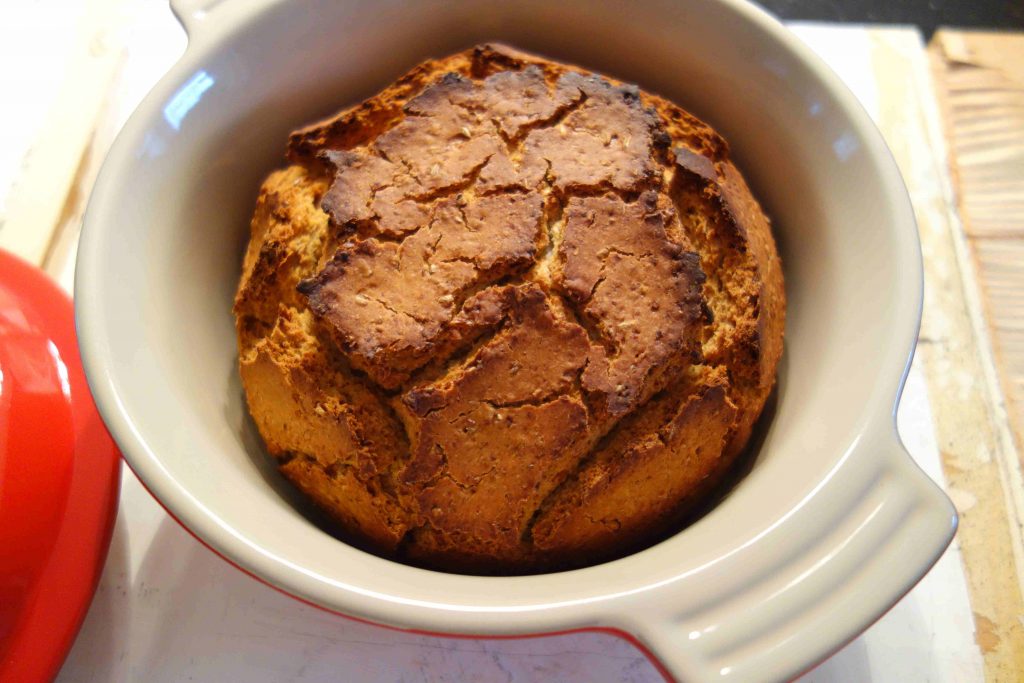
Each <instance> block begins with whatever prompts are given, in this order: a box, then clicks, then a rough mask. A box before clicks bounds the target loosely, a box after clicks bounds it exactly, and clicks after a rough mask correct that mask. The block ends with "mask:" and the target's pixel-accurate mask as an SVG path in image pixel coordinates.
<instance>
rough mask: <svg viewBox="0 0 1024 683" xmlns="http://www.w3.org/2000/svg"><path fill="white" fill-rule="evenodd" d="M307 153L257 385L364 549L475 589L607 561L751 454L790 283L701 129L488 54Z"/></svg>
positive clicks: (711, 136) (409, 86)
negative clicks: (479, 575) (460, 579)
mask: <svg viewBox="0 0 1024 683" xmlns="http://www.w3.org/2000/svg"><path fill="white" fill-rule="evenodd" d="M289 158H290V159H291V160H292V161H293V162H297V163H296V165H293V166H292V167H290V168H288V169H286V170H284V171H280V172H278V173H275V174H273V175H272V176H271V177H270V178H268V180H267V181H266V183H265V184H264V189H263V190H262V192H261V198H260V204H259V205H258V207H257V211H256V214H255V216H254V218H253V230H252V238H251V241H250V245H249V249H248V252H247V255H246V258H245V263H244V264H243V278H242V281H241V282H240V284H239V290H238V294H237V296H236V303H235V314H236V318H237V320H238V334H239V347H240V352H241V366H242V376H243V384H244V386H245V388H246V393H247V398H248V400H249V404H250V410H251V412H252V413H253V416H254V418H255V421H256V423H257V426H258V427H259V429H260V432H261V435H262V436H263V438H264V440H265V441H266V443H267V445H268V448H269V450H271V452H272V453H277V454H280V456H281V457H282V458H285V459H283V460H282V463H281V468H282V471H283V472H284V474H285V476H287V477H288V478H289V479H291V480H292V481H293V483H295V484H296V486H298V487H299V489H300V490H302V491H303V492H304V493H306V494H307V495H308V496H309V497H310V498H312V499H313V500H314V502H316V503H317V504H318V505H320V506H321V507H322V508H324V509H325V510H327V511H328V513H329V514H332V515H333V516H334V518H335V519H336V520H337V521H338V522H339V524H340V525H341V526H342V527H344V528H345V529H346V530H347V532H348V533H349V534H355V535H356V537H358V538H360V539H362V540H364V541H365V542H368V543H370V544H371V546H372V547H374V548H376V549H377V550H379V551H380V552H383V553H384V554H386V555H389V556H393V557H399V558H400V559H404V560H406V561H411V562H415V563H420V564H425V565H427V566H431V567H435V568H441V569H448V570H452V571H468V572H486V573H490V572H522V571H539V570H544V569H552V568H565V567H570V566H580V565H585V564H589V563H591V562H594V561H600V560H602V559H605V558H608V557H612V556H614V555H615V554H616V553H619V552H623V551H624V550H625V549H627V548H631V547H634V546H635V544H636V543H637V542H638V539H644V538H649V537H651V536H652V534H655V533H660V532H661V531H663V530H664V529H665V528H666V525H668V524H670V520H673V519H677V518H678V512H679V510H681V509H683V508H685V507H687V506H689V505H691V504H692V502H693V501H694V500H696V499H697V498H699V497H700V496H702V495H703V494H704V492H705V491H706V489H707V488H708V487H709V486H710V484H711V483H713V482H714V481H716V480H717V479H718V478H720V477H721V475H722V474H723V473H724V472H725V471H726V470H727V469H728V466H729V464H730V463H731V462H732V460H733V459H734V458H735V456H736V454H737V453H738V452H739V450H740V449H741V448H742V447H743V445H744V444H745V443H746V441H747V438H748V437H749V433H750V428H751V426H752V424H753V422H754V420H755V419H756V418H757V415H758V414H759V413H760V411H761V408H762V406H763V404H764V401H765V399H766V398H767V394H768V391H769V390H770V389H771V386H772V383H773V381H774V374H775V366H776V364H777V362H778V357H779V354H780V353H781V343H782V339H781V334H782V320H783V317H784V295H783V293H782V279H781V269H780V268H779V263H778V256H777V254H776V253H775V249H774V243H773V242H772V239H771V235H770V232H769V229H768V223H767V219H765V218H764V215H763V213H762V212H761V211H760V208H759V207H758V206H757V203H756V201H755V200H754V199H753V198H752V197H751V196H750V193H749V190H748V189H747V188H746V185H745V184H744V183H743V180H742V177H740V176H739V174H738V172H736V170H735V168H734V167H733V166H732V164H731V163H730V162H729V160H728V148H727V146H726V145H725V143H724V141H722V140H721V138H720V137H718V135H717V134H716V133H714V131H713V130H711V129H710V128H708V127H707V126H706V125H705V124H703V123H702V122H700V121H699V120H697V119H696V118H694V117H692V116H691V115H689V114H688V113H686V112H684V111H682V110H681V109H679V108H678V107H675V106H674V105H672V104H670V103H668V102H666V101H665V100H662V99H661V98H658V97H655V96H652V95H649V94H647V93H644V92H642V91H640V90H639V89H638V88H637V87H636V86H631V85H624V84H621V83H617V82H615V81H613V80H611V79H608V78H606V77H602V76H596V75H593V74H590V73H587V72H584V71H582V70H579V69H576V68H574V67H569V66H565V65H562V64H557V63H553V62H550V61H546V60H543V59H540V58H537V57H534V56H532V55H527V54H524V53H520V52H517V51H514V50H511V49H508V48H504V47H500V46H482V47H479V48H475V49H474V50H472V51H468V52H465V53H460V54H458V55H454V56H452V57H449V58H446V59H444V60H439V61H432V62H427V63H425V64H423V65H421V66H419V67H417V68H416V69H414V70H413V71H412V72H410V73H409V74H407V75H406V76H404V77H402V78H401V79H399V80H398V81H397V82H396V83H395V84H394V85H392V86H390V87H389V88H387V89H386V90H384V91H383V92H382V93H380V94H379V95H378V96H376V97H374V98H371V99H370V100H368V101H367V102H364V103H362V104H361V105H359V106H357V107H354V108H352V109H350V110H347V111H345V112H342V113H341V114H339V115H338V116H336V117H335V118H333V119H331V120H328V121H324V122H321V123H319V124H314V125H313V126H310V127H307V128H305V129H302V130H300V131H296V132H295V133H293V135H292V137H291V141H290V147H289ZM317 373H323V374H322V378H323V379H324V380H326V379H327V378H328V377H332V378H333V379H331V382H329V383H327V384H324V385H323V386H319V385H318V380H317ZM331 387H341V388H333V389H332V388H331ZM325 390H328V391H329V392H334V393H333V394H330V395H331V396H334V398H332V399H330V400H327V399H325V398H319V399H318V398H317V396H321V397H323V396H326V395H325V394H324V391H325ZM346 425H347V426H346ZM339 429H341V431H339ZM346 430H348V431H346ZM371 432H373V433H374V436H373V437H368V436H367V435H368V434H370V433H371ZM332 435H333V436H332ZM346 435H351V436H346ZM659 473H661V474H659ZM668 473H671V474H668Z"/></svg>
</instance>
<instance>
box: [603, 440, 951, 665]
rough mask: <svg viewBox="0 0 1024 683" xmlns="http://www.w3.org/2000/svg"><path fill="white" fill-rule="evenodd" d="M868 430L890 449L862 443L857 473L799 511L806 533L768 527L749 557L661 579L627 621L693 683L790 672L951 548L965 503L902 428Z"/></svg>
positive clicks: (866, 621) (854, 458)
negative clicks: (687, 577)
mask: <svg viewBox="0 0 1024 683" xmlns="http://www.w3.org/2000/svg"><path fill="white" fill-rule="evenodd" d="M867 441H868V443H864V444H862V445H861V446H860V448H858V449H855V450H858V451H859V450H860V449H861V448H863V449H865V450H867V451H882V452H881V453H875V456H876V457H859V456H860V455H865V454H858V453H851V457H850V458H848V459H847V461H846V465H845V467H844V469H847V470H848V472H847V473H846V475H848V476H838V475H837V476H835V477H833V478H831V479H830V480H829V481H828V482H827V483H826V484H825V485H823V487H822V488H821V490H820V491H818V494H817V495H815V496H813V497H812V498H809V499H808V500H807V501H806V502H805V504H804V505H803V506H802V507H801V508H800V509H799V510H795V511H794V512H793V515H792V516H793V519H794V520H797V518H800V519H799V520H797V521H798V524H799V525H800V526H801V527H802V528H804V532H803V533H797V534H792V533H789V532H788V530H787V529H783V528H779V529H778V530H776V531H775V532H769V533H765V534H763V536H764V538H762V539H760V540H758V542H757V543H755V544H752V545H751V546H750V548H748V549H747V550H745V551H743V555H744V559H742V560H738V561H735V562H727V563H723V564H722V566H720V567H719V569H718V570H717V571H708V572H705V573H706V574H707V576H702V577H701V578H698V579H696V580H695V581H682V582H676V583H675V584H668V585H664V586H662V587H661V588H660V589H659V590H657V591H652V592H651V595H650V597H648V598H647V599H646V600H645V601H644V602H642V603H640V604H638V605H637V606H636V607H637V609H636V610H635V613H636V614H638V615H643V616H642V617H632V618H631V617H627V618H626V619H624V620H622V623H621V626H622V627H623V629H624V630H630V631H631V632H632V633H634V634H635V635H636V636H637V637H638V638H639V640H640V641H641V642H643V643H644V644H645V645H647V646H648V648H649V650H650V651H651V652H652V654H653V655H654V656H655V657H657V658H658V659H659V660H660V661H661V663H662V665H663V666H664V668H665V669H666V670H667V673H668V674H669V675H671V676H672V677H674V678H675V679H676V680H677V681H681V682H685V683H691V682H697V681H699V682H703V681H726V680H729V681H733V680H735V681H747V680H780V679H784V678H785V677H787V676H791V675H792V674H793V673H794V671H798V670H799V668H800V667H801V666H806V664H807V663H808V662H809V661H814V660H815V659H816V658H819V657H820V656H821V652H822V651H823V650H825V651H827V650H833V651H834V650H835V649H837V648H838V647H840V646H841V645H842V644H843V642H844V640H845V639H846V638H848V637H849V630H850V624H853V625H855V627H856V628H857V630H858V631H860V630H863V629H864V628H866V627H867V626H869V625H870V624H871V623H872V622H873V621H874V620H875V619H876V618H877V617H878V615H879V614H881V613H883V612H884V611H885V610H886V609H887V608H889V607H890V606H891V605H893V604H894V603H895V602H896V601H897V600H899V599H900V598H901V597H902V596H903V595H904V594H905V593H906V592H907V591H909V590H910V588H911V587H913V585H914V584H915V583H916V582H917V581H918V580H919V579H920V578H921V576H922V575H923V574H924V572H925V571H927V570H928V569H930V568H931V566H932V564H933V563H934V562H935V561H936V559H938V556H939V555H940V554H941V553H942V552H943V551H944V550H945V549H946V546H947V545H948V544H949V542H950V540H951V538H952V536H953V533H954V530H955V528H956V513H955V511H954V509H953V506H952V504H951V503H950V502H949V499H948V498H947V497H946V496H945V495H944V494H943V493H942V492H941V490H940V489H939V488H938V487H937V486H936V485H935V484H934V483H933V482H932V481H931V480H930V479H929V478H928V477H927V475H925V474H924V473H923V472H922V471H921V470H920V469H919V468H918V467H917V466H916V465H915V464H914V463H913V461H912V460H911V458H910V456H909V454H908V453H907V452H906V451H905V449H904V448H903V446H902V444H901V443H900V442H899V440H898V438H897V437H896V435H895V433H893V434H892V435H887V436H886V437H883V438H880V439H875V440H870V439H869V440H867ZM857 470H860V471H859V472H858V471H857ZM737 558H739V555H737ZM750 567H760V568H761V569H754V570H750ZM654 593H656V595H655V594H654ZM836 615H843V619H839V620H837V618H836Z"/></svg>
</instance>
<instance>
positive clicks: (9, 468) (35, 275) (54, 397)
mask: <svg viewBox="0 0 1024 683" xmlns="http://www.w3.org/2000/svg"><path fill="white" fill-rule="evenodd" d="M120 473H121V469H120V455H119V453H118V451H117V448H116V446H115V445H114V442H113V440H112V439H111V438H110V435H109V434H108V433H107V430H106V428H105V427H104V426H103V423H102V422H101V420H100V417H99V414H98V413H97V411H96V406H95V405H94V403H93V400H92V396H91V394H90V393H89V389H88V386H87V385H86V381H85V375H84V373H83V371H82V364H81V361H80V359H79V355H78V344H77V342H76V339H75V323H74V311H73V309H72V305H71V300H70V299H69V298H68V297H67V295H66V294H64V292H63V291H61V290H60V289H59V288H58V287H57V285H56V284H54V283H53V282H52V281H51V280H50V279H49V278H47V277H46V276H45V275H44V274H43V273H42V272H41V271H39V270H38V269H36V268H35V267H33V266H31V265H29V264H28V263H26V262H24V261H21V260H20V259H18V258H16V257H14V256H12V255H10V254H8V253H6V252H3V251H0V681H19V682H24V683H32V682H33V681H47V680H51V679H53V677H54V676H56V674H57V672H58V671H59V670H60V667H61V664H62V663H63V661H64V657H65V656H66V655H67V652H68V650H69V649H70V648H71V644H72V642H74V638H75V635H76V634H77V633H78V629H79V627H80V626H81V623H82V620H83V619H84V618H85V614H86V611H87V610H88V608H89V604H90V602H91V601H92V596H93V593H94V592H95V590H96V585H97V583H98V581H99V577H100V573H101V571H102V569H103V563H104V561H105V559H106V555H107V549H108V546H109V544H110V536H111V532H112V531H113V526H114V518H115V516H116V512H117V501H118V492H119V489H120V482H121V474H120Z"/></svg>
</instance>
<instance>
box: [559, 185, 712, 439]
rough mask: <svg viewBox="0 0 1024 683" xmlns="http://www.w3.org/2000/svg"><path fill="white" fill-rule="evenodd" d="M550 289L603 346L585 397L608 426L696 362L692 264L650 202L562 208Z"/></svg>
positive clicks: (592, 360)
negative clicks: (562, 296)
mask: <svg viewBox="0 0 1024 683" xmlns="http://www.w3.org/2000/svg"><path fill="white" fill-rule="evenodd" d="M565 217H566V218H565V228H564V237H563V239H562V242H561V244H560V245H559V248H558V255H557V266H556V270H555V274H554V283H555V286H556V287H557V288H558V289H560V290H561V291H562V292H563V293H564V294H565V296H566V297H567V298H568V299H569V300H570V301H572V302H573V304H574V305H576V306H577V307H579V312H580V315H581V316H583V317H585V318H587V319H589V321H590V322H591V324H592V325H593V326H594V327H595V328H596V329H597V330H598V332H599V334H600V336H601V338H602V339H603V340H605V341H606V342H607V343H606V344H602V345H594V346H592V347H591V349H590V352H589V362H588V364H587V368H586V370H585V371H584V372H583V376H582V384H583V388H584V389H585V390H586V391H587V392H588V394H590V395H591V396H593V397H594V398H595V400H596V402H597V404H598V405H599V406H600V411H601V412H602V413H605V414H607V417H608V418H611V419H616V418H619V417H621V416H622V415H624V414H625V413H627V412H629V411H630V410H632V409H634V408H635V407H636V406H637V405H639V404H641V403H643V402H644V401H645V400H646V399H647V398H648V397H649V396H651V395H652V394H654V393H655V392H657V391H659V390H660V388H661V386H662V384H663V382H665V381H668V380H670V379H671V378H672V377H673V375H674V374H676V372H678V370H679V368H681V367H686V366H688V365H690V364H691V363H692V362H693V361H694V357H696V358H699V355H700V354H699V341H700V332H701V324H702V321H701V317H702V315H701V303H702V299H701V295H700V294H701V286H702V285H703V283H704V273H703V272H702V271H701V269H700V265H699V259H698V256H697V255H696V254H694V253H693V252H689V251H686V250H685V249H684V248H683V246H682V245H679V244H677V243H675V242H673V241H672V240H670V239H669V238H668V235H667V233H666V229H665V228H666V224H667V223H669V222H671V221H673V220H675V212H674V210H673V209H672V208H671V205H670V204H669V203H667V202H666V201H665V200H663V199H661V200H660V199H659V195H658V194H657V193H655V192H645V193H644V194H643V195H641V197H640V198H639V199H638V200H637V201H635V202H624V201H623V200H621V199H620V198H618V197H582V198H573V199H571V200H570V201H569V203H568V205H567V206H566V210H565Z"/></svg>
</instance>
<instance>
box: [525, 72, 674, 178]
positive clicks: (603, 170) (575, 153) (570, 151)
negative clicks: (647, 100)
mask: <svg viewBox="0 0 1024 683" xmlns="http://www.w3.org/2000/svg"><path fill="white" fill-rule="evenodd" d="M556 92H563V93H579V95H580V101H581V104H580V106H578V107H577V108H575V109H573V110H572V111H571V112H569V113H568V115H566V116H565V117H564V118H563V119H561V120H560V121H558V123H557V125H553V126H547V127H544V128H540V129H538V130H535V131H532V132H531V133H530V134H529V135H528V136H527V137H526V140H525V141H524V143H523V151H522V154H523V164H524V166H527V167H532V166H537V165H540V163H541V162H543V163H545V164H546V165H547V166H548V167H549V171H548V173H549V175H550V177H551V182H552V185H553V187H554V188H555V189H556V190H558V191H560V192H563V193H565V192H567V191H572V190H580V189H583V190H586V189H595V188H596V189H613V190H617V191H620V192H635V191H638V190H640V189H642V188H644V187H647V186H650V185H651V184H654V183H656V181H657V179H658V178H659V177H660V169H659V168H658V165H657V162H656V160H655V159H654V158H653V156H652V152H653V148H654V139H655V137H656V136H655V134H656V133H657V132H658V130H659V121H658V116H657V114H655V112H654V111H653V110H651V109H649V108H646V107H644V106H643V104H642V103H641V102H640V99H639V96H638V91H637V90H636V89H635V87H631V86H621V85H620V86H615V85H612V84H611V83H609V82H608V81H607V80H605V79H603V78H600V77H597V76H583V75H581V74H578V73H575V72H569V73H566V74H565V75H563V76H562V77H561V78H560V79H559V80H558V84H557V86H556ZM566 96H567V97H568V95H566Z"/></svg>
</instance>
